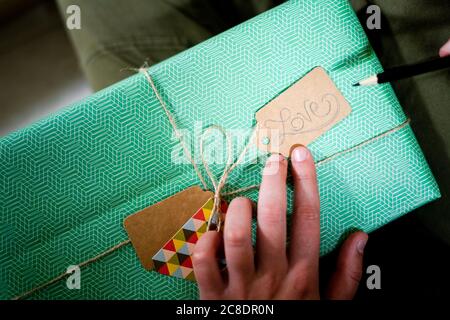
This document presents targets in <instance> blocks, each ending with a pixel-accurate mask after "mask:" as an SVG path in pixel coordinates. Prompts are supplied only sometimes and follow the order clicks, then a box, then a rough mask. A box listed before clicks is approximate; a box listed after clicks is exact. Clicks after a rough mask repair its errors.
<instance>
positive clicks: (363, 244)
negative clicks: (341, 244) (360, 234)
mask: <svg viewBox="0 0 450 320" xmlns="http://www.w3.org/2000/svg"><path fill="white" fill-rule="evenodd" d="M366 243H367V240H359V241H358V243H357V244H356V249H357V250H358V252H359V253H360V254H363V253H364V248H365V247H366Z"/></svg>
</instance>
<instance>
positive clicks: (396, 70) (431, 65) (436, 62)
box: [354, 56, 450, 86]
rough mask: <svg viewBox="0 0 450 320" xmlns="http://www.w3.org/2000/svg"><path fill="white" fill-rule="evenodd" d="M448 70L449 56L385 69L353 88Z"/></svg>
mask: <svg viewBox="0 0 450 320" xmlns="http://www.w3.org/2000/svg"><path fill="white" fill-rule="evenodd" d="M446 68H450V56H447V57H443V58H441V57H438V58H432V59H429V60H426V61H422V62H418V63H414V64H408V65H404V66H398V67H393V68H390V69H386V70H385V71H384V72H382V73H379V74H375V75H372V76H370V77H368V78H366V79H364V80H361V81H359V82H357V83H355V84H354V86H370V85H375V84H380V83H385V82H391V81H394V80H400V79H404V78H409V77H412V76H416V75H419V74H423V73H427V72H431V71H436V70H440V69H446Z"/></svg>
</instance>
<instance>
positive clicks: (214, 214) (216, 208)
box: [139, 68, 258, 231]
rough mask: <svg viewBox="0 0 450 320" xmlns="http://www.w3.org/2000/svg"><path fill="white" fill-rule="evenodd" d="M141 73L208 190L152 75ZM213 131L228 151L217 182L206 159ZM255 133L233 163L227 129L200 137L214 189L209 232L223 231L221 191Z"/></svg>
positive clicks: (219, 128) (206, 187)
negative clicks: (218, 133)
mask: <svg viewBox="0 0 450 320" xmlns="http://www.w3.org/2000/svg"><path fill="white" fill-rule="evenodd" d="M139 72H141V73H143V74H144V75H145V77H146V79H147V81H148V82H149V84H150V86H151V87H152V90H153V92H154V93H155V96H156V98H157V99H158V101H159V103H160V105H161V107H162V108H163V109H164V111H165V113H166V115H167V118H168V119H169V122H170V124H171V125H172V128H173V130H174V132H175V136H176V137H177V138H178V140H179V141H180V143H181V146H182V148H183V152H184V154H185V155H186V157H187V158H188V160H189V162H190V163H191V164H192V166H193V168H194V170H195V172H196V173H197V176H198V177H199V179H200V182H201V183H202V185H203V187H204V188H205V189H208V186H207V184H206V182H205V179H204V177H203V174H202V172H201V171H200V169H199V168H198V166H197V164H196V163H195V161H194V159H193V158H192V155H191V153H190V152H189V149H188V147H187V146H186V143H185V142H184V138H183V135H182V134H181V132H180V131H179V130H178V126H177V124H176V121H175V118H174V117H173V115H172V114H171V112H170V111H169V109H168V108H167V105H166V103H165V102H164V100H163V99H162V98H161V95H160V94H159V91H158V89H157V88H156V85H155V83H154V82H153V79H152V77H151V76H150V74H149V73H148V71H147V69H146V68H140V69H139ZM213 130H217V131H219V132H220V133H221V134H222V135H223V136H224V137H225V142H226V150H227V161H226V164H225V168H224V169H223V172H222V175H221V177H220V179H219V181H217V180H216V178H215V177H214V174H213V172H212V171H211V169H210V167H209V165H208V162H207V161H206V159H205V157H204V142H205V138H206V137H207V136H208V135H210V134H211V132H212V131H213ZM254 133H255V130H253V131H252V134H251V135H250V138H249V140H248V142H247V144H246V145H245V147H244V148H243V150H242V151H241V154H240V155H239V157H238V158H237V160H236V161H235V162H233V146H232V143H231V138H230V135H229V134H228V133H227V132H226V131H225V129H224V128H223V127H221V126H219V125H211V126H209V127H208V128H206V129H205V131H204V132H203V133H202V135H201V137H200V158H201V160H202V164H203V167H204V168H205V171H206V173H207V175H208V178H209V180H210V181H211V184H212V186H213V188H214V204H213V208H212V210H211V215H210V216H209V220H208V230H211V228H212V226H213V225H215V226H216V230H217V231H220V229H221V226H222V222H223V217H222V213H221V210H220V205H221V202H222V194H221V191H222V189H223V187H224V186H225V184H226V181H227V179H228V177H229V175H230V173H231V172H232V171H233V170H234V169H235V168H236V166H237V165H238V164H239V163H240V162H241V161H242V159H243V158H244V156H245V154H246V153H247V151H248V149H249V148H250V145H251V142H252V141H253V136H254ZM256 187H258V185H254V186H249V187H246V188H242V189H239V190H235V191H233V192H229V193H227V195H231V194H235V193H238V192H242V191H246V190H250V189H253V188H256Z"/></svg>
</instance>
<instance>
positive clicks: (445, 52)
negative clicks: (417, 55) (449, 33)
mask: <svg viewBox="0 0 450 320" xmlns="http://www.w3.org/2000/svg"><path fill="white" fill-rule="evenodd" d="M439 55H440V56H441V57H445V56H450V39H448V41H447V42H446V43H445V44H444V45H443V46H442V47H441V50H439Z"/></svg>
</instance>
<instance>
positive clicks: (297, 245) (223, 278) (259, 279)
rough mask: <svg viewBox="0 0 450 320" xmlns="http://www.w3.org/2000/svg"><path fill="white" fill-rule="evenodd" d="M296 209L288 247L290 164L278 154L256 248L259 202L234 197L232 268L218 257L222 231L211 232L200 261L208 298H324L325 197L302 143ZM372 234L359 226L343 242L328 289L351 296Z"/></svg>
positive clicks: (264, 193)
mask: <svg viewBox="0 0 450 320" xmlns="http://www.w3.org/2000/svg"><path fill="white" fill-rule="evenodd" d="M291 159H292V170H293V178H294V196H295V200H294V207H295V209H294V213H293V221H292V230H291V242H290V247H289V248H286V175H287V170H288V162H287V160H286V159H285V158H284V157H283V156H281V155H272V156H271V157H270V158H269V159H268V161H267V163H266V166H265V168H264V171H263V178H262V183H261V187H260V192H259V201H258V208H257V243H256V253H255V254H254V250H253V247H252V240H251V219H252V202H251V201H250V200H249V199H247V198H236V199H233V201H231V203H230V205H229V207H228V211H227V214H226V219H225V227H224V235H223V242H224V248H225V258H226V262H227V269H226V272H221V271H220V270H219V266H218V263H217V256H218V250H219V248H220V246H221V242H222V237H221V234H220V233H218V232H216V231H209V232H207V233H205V234H204V235H203V236H202V237H201V238H200V240H199V241H198V242H197V244H196V247H195V251H194V255H193V264H194V272H195V277H196V279H197V282H198V285H199V288H200V298H201V299H319V298H320V296H319V247H320V216H319V215H320V202H319V193H318V188H317V179H316V171H315V165H314V161H313V158H312V156H311V153H310V152H309V151H308V149H306V148H305V147H297V148H296V149H295V150H294V151H293V153H292V156H291ZM367 238H368V236H367V234H365V233H363V232H356V233H354V234H352V235H350V237H349V238H348V239H347V240H346V241H345V243H344V244H343V246H342V248H341V251H340V255H339V258H338V262H337V269H336V272H335V274H334V275H333V276H332V279H331V283H330V286H329V289H328V292H327V298H330V299H351V298H353V296H354V295H355V293H356V290H357V288H358V284H359V281H360V279H361V274H362V257H363V251H364V246H365V244H366V241H367Z"/></svg>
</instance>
